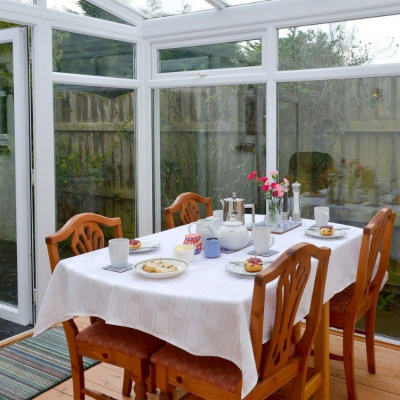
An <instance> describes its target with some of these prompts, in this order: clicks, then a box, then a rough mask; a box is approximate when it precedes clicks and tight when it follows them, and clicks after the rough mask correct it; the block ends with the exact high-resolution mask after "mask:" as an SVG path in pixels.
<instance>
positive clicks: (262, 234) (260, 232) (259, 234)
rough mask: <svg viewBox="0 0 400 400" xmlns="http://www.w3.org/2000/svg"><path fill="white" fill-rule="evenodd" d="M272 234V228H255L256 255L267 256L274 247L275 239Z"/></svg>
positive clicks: (254, 243)
mask: <svg viewBox="0 0 400 400" xmlns="http://www.w3.org/2000/svg"><path fill="white" fill-rule="evenodd" d="M271 232H272V230H271V228H267V227H264V226H255V227H253V246H254V251H255V252H256V254H259V255H261V254H265V253H266V252H267V251H268V250H269V249H270V248H271V247H272V246H273V244H274V243H275V238H274V237H273V236H272V235H271Z"/></svg>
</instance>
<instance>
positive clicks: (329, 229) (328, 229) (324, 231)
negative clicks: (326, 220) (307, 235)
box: [319, 225, 334, 236]
mask: <svg viewBox="0 0 400 400" xmlns="http://www.w3.org/2000/svg"><path fill="white" fill-rule="evenodd" d="M319 232H320V233H321V235H322V236H332V235H333V232H334V229H333V226H332V225H326V226H321V228H319Z"/></svg>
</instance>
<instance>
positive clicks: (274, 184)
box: [271, 182, 279, 189]
mask: <svg viewBox="0 0 400 400" xmlns="http://www.w3.org/2000/svg"><path fill="white" fill-rule="evenodd" d="M277 186H279V185H278V184H277V183H276V182H272V183H271V187H272V189H276V187H277Z"/></svg>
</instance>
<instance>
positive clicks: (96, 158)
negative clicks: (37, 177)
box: [54, 85, 136, 237]
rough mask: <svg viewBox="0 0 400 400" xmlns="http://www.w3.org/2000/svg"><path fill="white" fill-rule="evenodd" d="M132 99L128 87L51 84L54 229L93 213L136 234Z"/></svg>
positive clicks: (131, 233)
mask: <svg viewBox="0 0 400 400" xmlns="http://www.w3.org/2000/svg"><path fill="white" fill-rule="evenodd" d="M135 101H136V95H135V91H133V90H124V89H112V88H97V87H83V86H80V87H77V86H65V85H56V86H55V87H54V109H55V121H54V122H55V132H54V134H55V163H56V166H55V169H56V205H57V209H56V213H57V216H56V221H57V228H60V227H61V226H62V225H64V223H65V222H66V221H67V220H68V219H69V218H71V217H72V216H73V215H75V214H78V213H81V212H94V213H99V214H102V215H105V216H108V217H115V216H119V217H121V219H122V222H123V232H124V234H125V235H127V236H126V237H135V230H136V220H135V203H136V200H135V199H136V196H135V190H134V188H135V170H136V167H135V163H136V155H135V142H136V141H135Z"/></svg>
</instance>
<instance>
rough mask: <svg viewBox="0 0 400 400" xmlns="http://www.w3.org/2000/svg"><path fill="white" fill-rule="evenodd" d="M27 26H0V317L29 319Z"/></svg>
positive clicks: (29, 194) (29, 242)
mask: <svg viewBox="0 0 400 400" xmlns="http://www.w3.org/2000/svg"><path fill="white" fill-rule="evenodd" d="M27 53H28V45H27V28H24V27H17V28H10V29H4V30H0V318H3V319H6V320H9V321H12V322H15V323H19V324H22V325H27V324H29V323H32V297H33V296H32V257H31V247H32V246H31V242H32V240H31V237H32V234H31V231H32V230H31V220H32V218H31V183H30V173H31V172H30V171H31V151H30V124H29V92H30V91H29V73H28V71H29V66H28V55H27Z"/></svg>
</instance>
